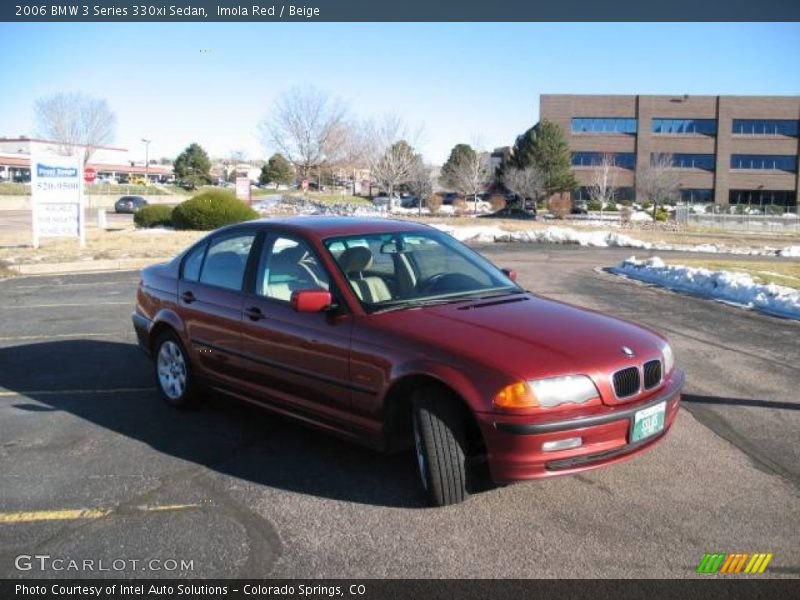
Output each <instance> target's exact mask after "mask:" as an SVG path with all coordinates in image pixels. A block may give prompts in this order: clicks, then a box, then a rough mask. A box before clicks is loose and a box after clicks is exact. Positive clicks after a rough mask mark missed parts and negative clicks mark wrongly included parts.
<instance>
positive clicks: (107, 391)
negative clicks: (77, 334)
mask: <svg viewBox="0 0 800 600" xmlns="http://www.w3.org/2000/svg"><path fill="white" fill-rule="evenodd" d="M155 389H156V388H154V387H141V388H96V389H83V390H21V391H19V392H15V391H13V390H0V398H5V397H9V396H71V395H73V394H134V393H138V392H152V391H153V390H155Z"/></svg>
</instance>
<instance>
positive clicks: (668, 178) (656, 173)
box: [636, 153, 680, 221]
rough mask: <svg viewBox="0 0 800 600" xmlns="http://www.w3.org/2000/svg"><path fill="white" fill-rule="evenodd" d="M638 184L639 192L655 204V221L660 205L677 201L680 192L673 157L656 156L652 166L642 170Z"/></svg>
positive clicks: (653, 158) (652, 159) (669, 155)
mask: <svg viewBox="0 0 800 600" xmlns="http://www.w3.org/2000/svg"><path fill="white" fill-rule="evenodd" d="M636 183H637V188H638V189H639V191H640V192H641V193H642V194H644V195H645V196H646V197H647V198H648V199H649V200H650V201H651V202H652V203H653V220H654V221H655V220H656V216H657V214H658V206H659V203H662V204H663V203H664V202H666V201H675V200H676V199H677V198H678V195H679V192H680V188H679V180H678V173H677V172H676V171H675V169H674V168H673V167H672V155H671V154H663V153H662V154H654V155H653V156H652V157H651V159H650V164H649V165H645V166H644V168H642V169H640V171H639V173H638V174H637V177H636Z"/></svg>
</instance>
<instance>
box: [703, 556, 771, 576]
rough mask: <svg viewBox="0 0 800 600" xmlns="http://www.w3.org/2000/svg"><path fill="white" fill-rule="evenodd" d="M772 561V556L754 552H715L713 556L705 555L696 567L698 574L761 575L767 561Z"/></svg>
mask: <svg viewBox="0 0 800 600" xmlns="http://www.w3.org/2000/svg"><path fill="white" fill-rule="evenodd" d="M771 560H772V554H771V553H770V554H767V553H762V552H756V553H753V554H750V553H748V552H734V553H725V552H716V553H714V554H709V553H706V555H705V556H704V557H703V560H701V561H700V565H699V566H698V567H697V572H698V573H704V574H713V573H727V574H731V573H742V574H745V573H746V574H750V575H754V574H756V573H763V572H764V571H765V570H766V568H767V565H768V564H769V561H771Z"/></svg>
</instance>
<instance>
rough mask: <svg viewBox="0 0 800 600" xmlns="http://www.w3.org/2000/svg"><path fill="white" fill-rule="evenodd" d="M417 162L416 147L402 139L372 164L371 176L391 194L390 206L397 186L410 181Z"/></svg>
mask: <svg viewBox="0 0 800 600" xmlns="http://www.w3.org/2000/svg"><path fill="white" fill-rule="evenodd" d="M415 162H416V157H415V155H414V149H413V148H412V147H411V146H409V145H408V142H406V141H404V140H400V141H399V142H395V143H394V144H392V145H391V146H390V147H389V148H388V149H387V150H386V152H384V153H383V155H382V156H381V157H380V158H378V160H376V161H374V162H373V163H372V164H371V165H370V176H371V177H372V179H373V180H374V181H375V183H377V184H378V186H380V188H381V189H383V190H385V191H386V193H387V194H388V195H389V202H390V206H391V198H392V194H393V193H394V190H395V188H397V187H398V186H399V185H400V184H403V183H407V182H408V180H409V178H410V177H411V173H412V170H413V168H414V165H415Z"/></svg>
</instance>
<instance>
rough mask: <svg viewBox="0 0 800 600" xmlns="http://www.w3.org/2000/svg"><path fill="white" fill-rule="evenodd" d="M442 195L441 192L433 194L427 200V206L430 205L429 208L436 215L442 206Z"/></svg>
mask: <svg viewBox="0 0 800 600" xmlns="http://www.w3.org/2000/svg"><path fill="white" fill-rule="evenodd" d="M442 203H443V200H442V197H441V196H440V195H439V194H431V196H430V198H428V199H427V200H425V206H427V207H428V210H429V211H431V214H432V215H435V214H436V213H437V212H439V209H440V208H442Z"/></svg>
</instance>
